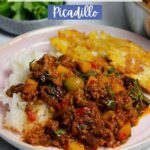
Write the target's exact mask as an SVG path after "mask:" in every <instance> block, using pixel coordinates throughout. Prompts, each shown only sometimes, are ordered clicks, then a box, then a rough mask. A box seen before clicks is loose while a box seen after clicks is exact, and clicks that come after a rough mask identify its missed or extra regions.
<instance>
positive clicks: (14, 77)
mask: <svg viewBox="0 0 150 150" xmlns="http://www.w3.org/2000/svg"><path fill="white" fill-rule="evenodd" d="M50 54H51V55H60V54H57V53H55V51H51V53H50ZM43 55H44V52H41V51H29V52H28V51H22V52H19V53H17V54H16V55H15V57H13V58H12V60H11V61H10V68H11V71H12V73H11V75H10V77H9V79H8V82H7V83H6V86H5V89H4V90H3V92H2V93H1V98H0V101H1V102H2V103H3V104H5V105H8V106H9V107H8V109H9V111H8V112H7V113H6V116H5V117H4V119H3V125H4V127H5V128H7V129H9V130H12V131H14V132H17V133H20V134H21V132H22V131H24V130H27V129H29V128H31V127H32V126H34V125H35V124H37V123H41V124H42V123H44V121H46V120H47V119H48V116H49V114H48V108H47V105H46V104H44V103H43V104H39V105H36V106H35V108H34V109H35V110H36V112H37V120H36V122H34V123H31V122H28V119H27V117H26V113H25V108H26V105H27V102H25V101H23V100H22V99H21V97H20V95H19V94H13V98H12V99H11V100H10V98H8V97H7V96H6V95H5V92H6V89H7V88H8V87H10V86H11V85H14V84H18V83H24V82H25V80H26V79H27V78H28V75H29V64H30V62H32V61H33V60H38V59H39V58H41V57H42V56H43Z"/></svg>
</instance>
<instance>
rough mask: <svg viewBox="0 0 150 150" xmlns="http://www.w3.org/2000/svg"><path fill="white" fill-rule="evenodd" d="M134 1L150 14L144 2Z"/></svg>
mask: <svg viewBox="0 0 150 150" xmlns="http://www.w3.org/2000/svg"><path fill="white" fill-rule="evenodd" d="M135 3H136V4H137V5H139V6H140V7H142V8H143V9H144V10H145V11H146V12H147V13H149V14H150V9H149V8H148V7H147V6H146V4H145V3H144V2H135Z"/></svg>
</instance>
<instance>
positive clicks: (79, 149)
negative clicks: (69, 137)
mask: <svg viewBox="0 0 150 150" xmlns="http://www.w3.org/2000/svg"><path fill="white" fill-rule="evenodd" d="M67 150H85V148H84V145H82V144H81V143H79V142H77V141H72V142H70V143H69V144H68V149H67Z"/></svg>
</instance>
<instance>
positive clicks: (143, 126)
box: [0, 25, 150, 150]
mask: <svg viewBox="0 0 150 150" xmlns="http://www.w3.org/2000/svg"><path fill="white" fill-rule="evenodd" d="M64 28H73V29H77V30H79V31H84V32H90V31H93V30H95V31H98V32H101V31H105V32H107V33H109V34H111V35H112V36H115V37H119V38H124V39H128V40H131V41H134V42H135V43H137V44H138V45H140V46H142V47H143V48H145V49H146V50H148V49H149V47H150V41H149V40H148V39H145V38H143V37H141V36H139V35H137V34H133V33H131V32H128V31H125V30H121V29H117V28H113V27H108V26H100V25H97V26H92V25H89V26H88V25H87V26H86V25H75V26H58V27H50V28H45V29H40V30H36V31H33V32H29V33H26V34H23V35H21V36H18V37H17V38H14V39H13V40H12V41H11V42H9V43H8V44H5V45H3V46H2V47H1V48H0V67H1V69H0V90H2V89H3V87H4V83H5V81H6V80H7V78H6V74H7V70H8V64H9V62H10V59H11V58H12V57H13V55H14V54H16V53H17V52H19V51H22V50H37V51H38V50H47V51H48V50H50V49H51V46H50V44H49V38H50V37H53V36H55V35H57V31H58V30H60V29H64ZM2 116H3V113H2V107H0V136H1V137H2V138H3V139H5V140H6V141H7V142H9V143H10V144H12V145H14V146H15V147H17V148H20V149H24V150H25V149H26V150H54V149H56V148H53V147H48V148H45V147H41V146H31V145H28V144H26V143H23V142H22V141H21V140H20V139H19V137H18V136H17V135H15V134H14V133H11V132H10V131H8V130H6V129H4V128H3V127H2ZM149 142H150V115H147V116H145V117H143V118H142V120H141V121H140V123H139V124H138V125H137V126H136V127H134V128H132V136H131V138H130V139H129V140H128V142H127V143H126V144H124V145H122V146H121V147H118V148H116V149H115V150H120V149H123V150H127V149H128V150H129V149H139V148H141V147H145V146H146V145H148V144H149ZM100 149H102V148H100ZM105 149H106V148H105Z"/></svg>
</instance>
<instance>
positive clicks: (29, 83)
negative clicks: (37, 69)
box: [23, 79, 38, 93]
mask: <svg viewBox="0 0 150 150" xmlns="http://www.w3.org/2000/svg"><path fill="white" fill-rule="evenodd" d="M25 85H26V86H25V87H24V89H23V92H24V93H30V92H35V91H36V89H37V86H38V82H36V81H35V80H32V79H28V80H26V82H25Z"/></svg>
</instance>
